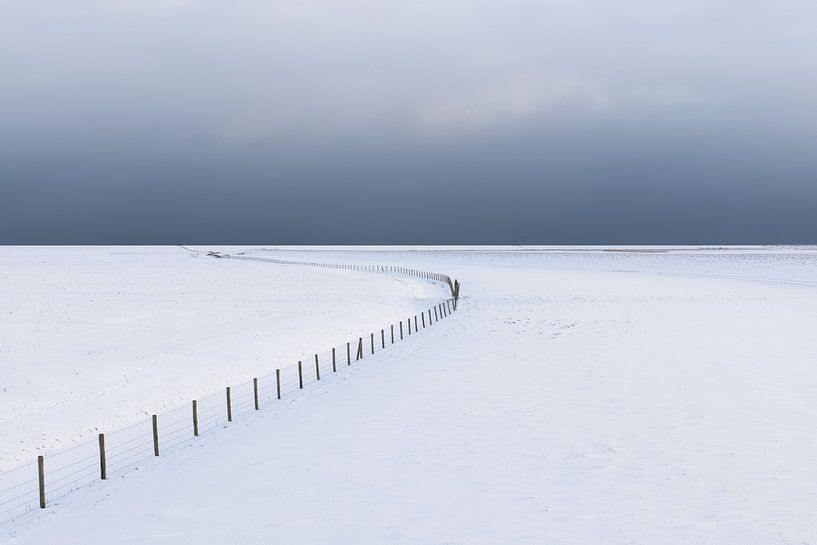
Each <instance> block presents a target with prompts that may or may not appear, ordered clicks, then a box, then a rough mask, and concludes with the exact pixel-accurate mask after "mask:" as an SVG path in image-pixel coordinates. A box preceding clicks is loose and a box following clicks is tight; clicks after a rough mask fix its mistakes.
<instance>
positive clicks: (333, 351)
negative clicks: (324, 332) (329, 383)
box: [332, 348, 338, 373]
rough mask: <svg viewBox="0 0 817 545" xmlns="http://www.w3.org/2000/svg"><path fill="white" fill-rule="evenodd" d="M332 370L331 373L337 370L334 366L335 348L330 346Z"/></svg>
mask: <svg viewBox="0 0 817 545" xmlns="http://www.w3.org/2000/svg"><path fill="white" fill-rule="evenodd" d="M332 372H333V373H337V372H338V368H337V367H335V349H334V348H332Z"/></svg>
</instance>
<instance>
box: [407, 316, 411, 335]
mask: <svg viewBox="0 0 817 545" xmlns="http://www.w3.org/2000/svg"><path fill="white" fill-rule="evenodd" d="M406 323H407V324H408V332H409V335H411V317H409V319H408V320H406Z"/></svg>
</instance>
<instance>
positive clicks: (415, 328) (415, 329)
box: [414, 314, 420, 333]
mask: <svg viewBox="0 0 817 545" xmlns="http://www.w3.org/2000/svg"><path fill="white" fill-rule="evenodd" d="M418 329H420V328H419V327H417V315H416V314H415V315H414V332H415V333H417V330H418Z"/></svg>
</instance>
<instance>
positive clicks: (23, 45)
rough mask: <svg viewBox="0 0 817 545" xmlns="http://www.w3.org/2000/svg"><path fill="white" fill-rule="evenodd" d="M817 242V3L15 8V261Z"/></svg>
mask: <svg viewBox="0 0 817 545" xmlns="http://www.w3.org/2000/svg"><path fill="white" fill-rule="evenodd" d="M175 242H189V243H214V244H221V243H244V244H262V243H267V244H286V243H293V244H319V243H398V244H399V243H527V244H533V243H565V244H576V243H607V244H615V243H691V244H694V243H769V242H779V243H786V242H791V243H805V242H811V243H817V3H815V2H814V1H813V0H810V1H805V0H802V1H801V0H776V1H774V2H772V1H763V2H761V1H755V0H742V1H738V0H728V1H725V0H721V1H719V0H706V1H703V0H661V1H647V0H643V1H633V0H619V1H617V2H611V1H609V0H535V1H533V0H532V1H513V0H503V1H481V0H470V1H465V0H433V1H417V0H413V1H409V2H405V1H401V2H397V1H391V0H371V1H370V0H365V1H360V0H347V1H329V0H311V1H310V0H298V1H294V0H291V1H286V2H280V1H276V0H258V1H256V0H244V1H242V0H237V1H227V0H218V1H216V0H53V1H52V0H0V243H175Z"/></svg>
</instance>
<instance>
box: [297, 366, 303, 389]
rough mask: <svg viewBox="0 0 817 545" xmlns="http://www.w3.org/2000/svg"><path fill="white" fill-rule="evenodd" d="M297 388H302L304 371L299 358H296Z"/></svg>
mask: <svg viewBox="0 0 817 545" xmlns="http://www.w3.org/2000/svg"><path fill="white" fill-rule="evenodd" d="M298 388H299V389H300V390H303V389H304V372H303V369H301V360H298Z"/></svg>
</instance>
